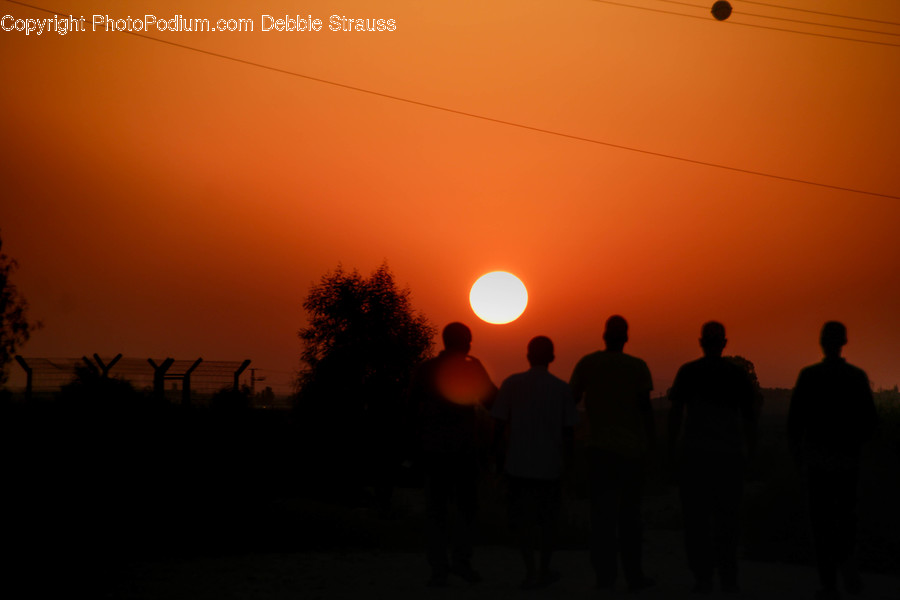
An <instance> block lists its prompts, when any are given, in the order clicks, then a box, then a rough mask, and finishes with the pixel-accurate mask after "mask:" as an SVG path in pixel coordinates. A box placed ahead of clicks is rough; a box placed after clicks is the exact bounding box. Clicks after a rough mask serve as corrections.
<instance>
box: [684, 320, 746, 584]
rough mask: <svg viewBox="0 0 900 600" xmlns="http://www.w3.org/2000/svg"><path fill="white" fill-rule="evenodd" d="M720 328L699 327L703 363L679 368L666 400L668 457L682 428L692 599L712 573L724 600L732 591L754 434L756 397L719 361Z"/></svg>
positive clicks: (742, 377) (739, 371)
mask: <svg viewBox="0 0 900 600" xmlns="http://www.w3.org/2000/svg"><path fill="white" fill-rule="evenodd" d="M727 341H728V340H727V339H726V338H725V327H724V326H723V325H722V324H721V323H717V322H715V321H710V322H709V323H706V324H705V325H703V329H702V331H701V337H700V346H701V348H702V349H703V358H701V359H699V360H695V361H693V362H689V363H687V364H685V365H683V366H682V367H681V368H680V369H679V370H678V374H677V375H676V376H675V381H674V383H673V384H672V389H671V390H669V400H670V401H671V402H672V408H671V412H670V413H669V446H670V455H671V456H674V454H675V452H676V445H677V441H678V439H679V435H680V433H681V425H682V420H684V437H683V440H682V449H681V452H682V453H681V457H680V463H681V469H680V474H679V475H680V487H681V503H682V511H683V513H684V543H685V551H686V552H687V559H688V566H689V567H690V569H691V571H692V572H693V574H694V578H695V586H694V591H695V592H699V593H710V592H712V589H713V573H714V572H715V570H716V569H718V572H719V582H720V584H721V587H722V590H723V591H725V592H736V591H737V590H738V563H737V545H738V533H739V529H740V514H739V509H740V501H741V495H742V493H743V473H744V465H745V454H747V453H752V450H753V443H754V442H753V440H754V439H755V430H756V412H755V402H754V400H755V390H754V386H753V383H752V381H751V379H750V377H749V375H748V374H747V372H746V371H745V370H744V369H743V368H741V367H740V366H738V365H737V364H735V363H733V362H731V361H729V360H727V359H725V358H722V350H724V349H725V344H726V343H727Z"/></svg>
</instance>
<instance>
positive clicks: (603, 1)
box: [7, 0, 900, 48]
mask: <svg viewBox="0 0 900 600" xmlns="http://www.w3.org/2000/svg"><path fill="white" fill-rule="evenodd" d="M7 1H8V2H11V1H12V0H7ZM591 1H592V2H599V3H601V4H610V5H612V6H621V7H624V8H636V9H638V10H646V11H650V12H656V13H662V14H666V15H674V16H676V17H688V18H691V19H702V20H704V21H709V20H710V18H709V17H708V16H705V15H704V16H701V15H689V14H686V13H681V12H676V11H673V10H663V9H661V8H652V7H649V6H637V5H635V4H627V3H625V2H615V1H614V0H591ZM678 4H683V3H681V2H679V3H678ZM691 6H694V5H691ZM698 8H699V7H698ZM703 8H706V7H703ZM756 16H759V15H756ZM764 18H774V17H764ZM783 20H790V19H783ZM725 22H726V23H728V24H729V25H742V26H744V27H753V28H755V29H768V30H770V31H781V32H784V33H796V34H798V35H811V36H813V37H821V38H828V39H832V40H843V41H846V42H859V43H861V44H875V45H878V46H891V47H894V48H900V44H895V43H892V42H879V41H877V40H864V39H861V38H853V37H846V36H840V35H830V34H827V33H815V32H812V31H799V30H797V29H785V28H782V27H771V26H768V25H759V24H756V23H744V22H742V21H734V20H731V19H729V20H728V21H725ZM826 27H828V26H827V25H826ZM879 33H884V32H879ZM886 35H894V34H886Z"/></svg>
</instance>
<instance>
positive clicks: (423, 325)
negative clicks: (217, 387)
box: [298, 263, 435, 409]
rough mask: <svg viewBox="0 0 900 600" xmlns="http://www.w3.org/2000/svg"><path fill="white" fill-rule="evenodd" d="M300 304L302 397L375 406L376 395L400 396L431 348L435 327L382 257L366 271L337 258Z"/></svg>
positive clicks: (377, 398)
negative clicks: (303, 321)
mask: <svg viewBox="0 0 900 600" xmlns="http://www.w3.org/2000/svg"><path fill="white" fill-rule="evenodd" d="M303 308H304V309H306V311H307V313H308V319H309V320H308V325H307V326H306V327H304V328H302V329H301V330H300V332H299V336H300V339H301V341H302V342H303V353H302V356H301V358H302V361H303V363H304V368H303V370H302V371H301V373H300V376H299V380H298V384H299V388H300V393H301V397H302V396H314V397H322V396H323V395H327V396H331V397H334V398H335V399H338V398H339V399H341V400H343V401H344V402H345V403H347V402H349V403H351V404H354V405H357V407H358V408H363V409H364V408H369V409H373V408H375V407H374V406H372V403H374V402H376V401H378V400H380V399H384V398H387V397H394V398H396V399H397V400H399V399H400V396H402V393H403V392H404V390H405V389H406V387H407V385H408V384H409V380H410V378H411V376H412V373H413V370H414V369H415V367H416V365H417V364H418V363H420V362H421V361H422V360H424V359H425V358H427V357H428V356H429V355H430V353H431V348H432V338H433V337H434V334H435V329H434V327H433V326H432V325H431V324H430V323H429V322H428V320H427V319H426V317H425V316H424V315H422V314H421V313H418V312H417V311H415V310H414V309H413V308H412V304H411V302H410V291H409V289H406V288H404V289H399V288H398V287H397V285H396V283H395V281H394V276H393V274H392V273H391V271H390V269H389V268H388V266H387V264H386V263H385V264H382V265H381V266H380V267H378V269H377V270H376V271H375V272H373V273H372V274H371V275H369V276H368V277H363V276H362V275H360V274H359V272H358V271H356V270H354V271H353V272H350V273H348V272H346V271H344V269H343V267H342V266H341V265H338V267H337V268H336V269H335V270H334V271H333V272H330V273H327V274H325V275H324V276H323V277H322V279H321V280H320V281H319V283H318V284H316V285H314V286H313V287H312V288H311V289H310V291H309V295H308V296H307V298H306V301H305V302H304V303H303ZM348 408H349V407H348Z"/></svg>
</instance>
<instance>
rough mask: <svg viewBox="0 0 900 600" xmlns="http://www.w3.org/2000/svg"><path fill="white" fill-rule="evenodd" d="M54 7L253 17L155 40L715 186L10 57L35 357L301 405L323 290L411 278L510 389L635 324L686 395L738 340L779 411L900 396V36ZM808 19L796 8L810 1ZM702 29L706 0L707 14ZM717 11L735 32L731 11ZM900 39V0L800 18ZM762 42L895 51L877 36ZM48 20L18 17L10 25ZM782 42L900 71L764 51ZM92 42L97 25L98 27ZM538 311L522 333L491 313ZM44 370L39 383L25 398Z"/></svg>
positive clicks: (285, 92)
mask: <svg viewBox="0 0 900 600" xmlns="http://www.w3.org/2000/svg"><path fill="white" fill-rule="evenodd" d="M622 1H623V2H625V3H628V4H631V5H634V6H643V7H647V8H654V9H659V10H667V11H673V12H679V13H682V14H683V15H693V16H694V17H702V18H694V17H692V16H679V15H671V14H664V13H660V12H653V11H648V10H640V9H637V8H628V7H622V6H614V5H611V4H608V3H603V2H591V1H589V0H565V1H560V0H517V1H492V2H483V1H474V0H473V1H459V0H456V1H453V2H449V1H447V2H445V1H443V0H429V1H428V2H422V1H420V0H408V1H398V2H391V1H385V2H371V1H365V0H333V1H310V2H303V3H302V9H298V5H297V3H296V2H279V1H276V0H264V1H252V2H251V1H241V2H235V1H232V2H200V1H190V2H189V1H187V0H181V1H168V0H167V1H154V2H140V1H135V2H129V3H128V4H127V9H126V8H123V6H125V5H123V3H121V2H115V1H107V2H101V1H82V2H73V1H66V0H53V2H52V3H49V4H48V3H42V2H39V1H38V0H35V5H37V6H42V7H44V8H47V9H50V10H52V11H56V12H58V13H60V14H69V13H74V14H75V15H76V16H80V15H85V16H86V17H87V21H88V23H89V22H90V20H91V15H93V14H109V15H110V16H111V17H126V16H128V15H132V16H139V15H144V14H154V15H157V16H158V17H159V18H161V19H162V18H165V19H170V18H172V17H173V16H174V15H176V14H181V15H184V16H185V17H189V18H198V17H205V18H209V19H211V20H212V21H213V22H214V21H215V20H217V19H220V18H226V19H227V18H239V17H242V18H252V19H253V20H254V21H255V26H256V28H257V31H255V32H254V33H172V32H164V33H160V32H152V35H153V36H154V37H156V38H159V39H162V40H166V41H171V42H175V43H178V44H184V45H189V46H193V47H196V48H200V49H204V50H208V51H211V52H216V53H221V54H226V55H228V56H232V57H235V58H239V59H242V60H246V61H251V62H255V63H260V64H264V65H267V66H270V67H274V68H277V69H283V70H287V71H291V72H295V73H301V74H304V75H308V76H310V77H315V78H321V79H326V80H330V81H334V82H337V83H342V84H346V85H349V86H354V87H359V88H364V89H369V90H373V91H377V92H380V93H383V94H387V95H391V96H398V97H403V98H408V99H411V100H416V101H419V102H422V103H427V104H433V105H439V106H443V107H447V108H452V109H455V110H458V111H463V112H468V113H474V114H478V115H483V116H486V117H490V118H494V119H499V120H503V121H510V122H515V123H520V124H524V125H528V126H531V127H536V128H540V129H545V130H552V131H556V132H562V133H566V134H570V135H574V136H578V137H582V138H588V139H593V140H597V141H601V142H607V143H610V144H615V145H619V146H627V147H631V148H637V149H641V150H645V151H649V152H654V153H661V154H668V155H674V156H679V157H683V158H687V159H691V160H695V161H701V162H708V163H716V164H722V165H728V166H732V167H736V168H739V169H745V170H750V171H759V172H765V173H771V174H775V175H780V176H784V177H788V178H794V179H802V180H810V181H815V182H821V183H825V184H830V185H834V186H838V187H845V188H855V189H861V190H867V191H871V192H875V193H880V194H886V195H888V196H895V197H894V198H885V197H879V196H873V195H865V194H859V193H853V192H849V191H840V190H835V189H828V188H823V187H818V186H812V185H806V184H801V183H794V182H789V181H781V180H776V179H771V178H766V177H761V176H758V175H752V174H747V173H739V172H734V171H729V170H724V169H718V168H714V167H709V166H704V165H699V164H693V163H688V162H684V161H678V160H673V159H671V158H664V157H659V156H652V155H648V154H644V153H639V152H633V151H628V150H623V149H619V148H614V147H610V146H606V145H602V144H596V143H590V142H586V141H578V140H573V139H566V138H562V137H559V136H553V135H549V134H546V133H540V132H535V131H529V130H525V129H522V128H515V127H511V126H508V125H503V124H498V123H494V122H487V121H484V120H479V119H475V118H471V117H466V116H461V115H459V114H451V113H447V112H444V111H439V110H435V109H432V108H427V107H423V106H416V105H411V104H409V103H403V102H398V101H397V100H392V99H388V98H384V97H376V96H373V95H370V94H365V93H361V92H358V91H353V90H348V89H343V88H339V87H335V86H330V85H326V84H322V83H318V82H315V81H310V80H308V79H304V78H300V77H295V76H291V75H287V74H284V73H278V72H273V71H271V70H266V69H262V68H258V67H254V66H250V65H247V64H240V63H237V62H234V61H229V60H224V59H222V58H217V57H214V56H210V55H206V54H202V53H199V52H193V51H189V50H185V49H182V48H178V47H174V46H172V45H168V44H162V43H158V42H153V41H149V40H146V39H141V38H138V37H135V36H132V35H128V34H125V33H103V32H90V31H88V32H83V33H70V34H68V35H66V36H60V35H56V34H53V33H45V34H43V35H41V36H36V35H31V36H27V37H26V36H25V35H24V34H22V33H16V32H6V31H0V56H2V57H3V60H2V61H0V74H2V81H3V82H4V84H3V86H2V88H0V108H2V115H3V117H4V119H3V134H2V141H3V143H2V145H0V153H2V156H0V182H2V183H0V185H2V193H0V198H2V199H0V235H2V238H3V241H4V251H6V252H7V253H8V254H10V255H11V256H13V257H15V258H16V259H17V260H18V261H19V263H20V269H19V271H18V272H17V274H16V276H15V282H16V283H17V284H18V286H19V288H20V290H21V291H22V292H23V293H24V294H25V296H26V297H27V299H28V300H29V302H30V304H31V315H32V317H34V318H37V319H41V320H42V321H43V322H44V325H45V326H44V328H43V329H42V330H41V331H38V332H37V333H35V335H34V336H33V338H32V340H31V341H30V342H29V343H28V345H27V346H26V347H25V348H24V349H22V353H23V354H24V355H26V356H81V355H83V354H92V353H94V352H98V353H99V354H101V355H114V354H116V353H118V352H122V353H124V354H125V355H126V356H138V357H147V356H152V357H156V358H161V357H164V356H173V357H175V358H194V357H197V356H202V357H204V358H206V359H210V360H212V359H223V360H224V359H235V360H239V359H243V358H251V359H252V360H253V365H254V366H255V367H258V368H261V369H269V370H270V373H269V382H271V383H273V384H274V386H275V387H276V389H278V390H287V382H288V381H289V380H290V378H291V375H290V373H291V372H292V371H294V370H296V368H297V366H298V360H299V354H300V346H299V341H298V339H297V337H296V332H297V330H298V329H299V328H300V327H301V326H303V324H304V314H303V311H302V308H301V304H302V301H303V299H304V297H305V294H306V292H307V291H308V289H309V287H310V285H311V284H313V283H314V282H315V281H317V280H318V278H319V277H320V276H321V275H322V274H324V273H325V272H326V271H329V270H331V269H333V268H334V267H335V266H336V265H337V264H338V263H339V262H340V263H343V265H344V266H345V267H347V268H354V267H356V268H359V269H360V270H361V271H362V272H364V273H368V272H370V271H372V270H374V269H375V268H376V267H377V266H378V265H379V264H380V263H381V262H382V261H383V260H387V261H388V264H389V265H390V267H391V269H392V270H393V272H394V274H395V276H396V278H397V280H398V282H399V283H400V284H401V285H406V286H409V287H410V288H411V290H412V292H413V299H414V303H415V305H416V307H417V308H419V309H420V310H422V311H423V312H424V313H425V314H426V315H427V316H428V317H429V318H430V319H431V320H432V322H433V323H435V324H436V325H437V326H438V327H441V326H443V324H445V323H446V322H448V321H450V320H462V321H465V322H467V323H469V324H470V325H471V326H472V328H473V332H474V336H475V339H474V344H473V354H475V355H476V356H479V357H481V358H482V359H483V360H484V362H485V363H486V365H487V366H488V368H489V370H490V372H491V374H492V376H493V377H494V379H495V380H496V381H498V382H499V381H500V380H502V378H503V377H505V376H507V375H508V374H510V373H512V372H513V371H515V370H520V369H522V368H524V367H525V366H526V365H525V360H524V353H525V344H526V343H527V341H528V339H529V338H530V337H532V336H533V335H537V334H545V335H549V336H550V337H551V338H553V339H554V340H555V342H556V344H557V357H558V360H557V363H556V364H555V365H554V366H553V367H552V368H553V370H554V371H555V372H556V373H557V374H559V375H560V376H562V377H564V378H567V377H568V375H569V374H570V372H571V369H572V366H573V365H574V363H575V361H576V360H577V359H578V357H579V356H581V355H582V354H584V353H586V352H588V351H591V350H593V349H596V348H598V347H599V346H600V345H601V340H600V335H601V333H602V326H603V321H604V320H605V319H606V317H608V316H609V315H610V314H613V313H620V314H622V315H624V316H625V317H626V318H627V319H628V320H629V322H630V323H631V338H632V341H631V343H630V344H629V345H628V346H627V348H626V350H627V351H629V352H630V353H632V354H635V355H637V356H641V357H643V358H645V360H647V362H648V364H649V366H650V369H651V371H652V373H653V376H654V382H655V384H656V387H657V389H658V391H664V390H665V388H666V387H667V386H668V385H670V383H671V380H672V378H673V377H674V374H675V371H676V369H677V367H678V365H680V364H681V363H683V362H685V361H687V360H690V359H692V358H694V357H696V356H697V355H698V354H699V347H698V346H697V337H698V335H699V329H700V326H701V324H702V323H703V322H704V321H706V320H709V319H718V320H721V321H722V322H723V323H724V324H725V326H726V328H727V330H728V336H729V339H730V343H729V348H728V350H727V351H729V352H731V353H736V354H741V355H743V356H746V357H747V358H749V359H750V360H752V361H753V362H754V363H755V364H756V366H757V371H758V373H759V376H760V379H761V382H762V383H763V385H766V386H783V387H788V386H790V385H792V384H793V381H794V379H795V377H796V373H797V371H798V370H799V369H800V368H801V367H802V366H804V365H806V364H809V363H811V362H814V361H816V360H818V358H819V350H818V347H817V343H816V342H817V335H818V330H819V328H820V327H821V324H822V323H823V322H824V321H825V320H828V319H838V320H842V321H844V322H845V323H846V324H847V326H848V329H849V336H850V343H849V345H848V347H847V349H846V352H845V354H846V356H847V357H848V359H849V360H850V361H851V362H854V363H856V364H858V365H860V366H861V367H863V368H865V369H866V370H867V371H868V372H869V375H870V378H871V379H872V381H873V383H874V384H875V386H876V387H878V386H885V387H888V386H893V385H894V384H897V383H900V364H898V363H900V360H898V357H900V316H898V314H900V311H898V307H900V284H898V273H900V269H898V267H900V244H898V242H897V234H898V232H900V230H898V226H900V200H898V199H897V198H896V196H900V170H898V169H897V161H898V156H900V110H897V107H898V106H900V78H898V77H897V74H898V73H900V47H898V45H900V36H898V35H897V34H900V26H897V27H891V26H889V25H883V24H877V23H871V22H863V21H839V20H837V19H836V18H833V17H824V16H816V15H812V14H808V13H798V12H789V11H779V10H776V9H772V8H766V7H762V6H758V5H755V4H751V3H747V2H743V3H742V2H737V1H736V2H734V3H733V4H734V7H735V13H734V15H733V16H732V18H731V19H730V20H729V21H726V22H724V23H719V22H716V21H715V20H713V19H712V18H711V17H710V16H709V12H708V8H696V9H693V8H691V7H686V6H682V5H674V4H671V3H666V2H661V1H660V0H622ZM788 3H789V2H788V0H785V1H784V2H781V4H788ZM697 4H698V5H701V6H702V5H703V4H704V3H702V2H698V3H697ZM710 4H711V3H710ZM790 5H792V6H795V7H799V8H812V9H815V10H819V11H824V12H832V13H839V14H844V15H854V16H858V17H867V18H873V19H880V20H885V21H893V22H900V5H898V3H896V2H895V1H893V0H884V1H881V2H875V1H872V2H866V3H862V4H861V3H858V2H851V1H849V0H845V1H836V2H813V1H812V0H797V1H796V2H795V1H791V2H790ZM742 11H743V12H744V13H756V14H768V15H770V16H777V17H787V18H795V19H802V20H820V21H823V22H828V23H831V24H843V25H849V26H853V27H858V28H865V29H876V28H880V29H882V30H885V31H890V32H893V33H894V35H893V36H886V35H882V36H877V35H873V34H866V33H861V32H853V31H849V30H834V29H831V30H828V29H824V28H811V27H809V26H804V25H800V24H791V23H788V22H785V21H778V20H762V19H759V18H756V17H749V16H746V15H745V14H742ZM298 12H299V13H301V14H304V15H306V14H311V15H313V16H314V17H319V18H321V19H323V20H324V21H326V26H327V19H328V16H329V15H331V14H340V15H347V16H359V17H364V18H365V17H368V18H393V19H395V20H396V23H397V29H396V31H393V32H378V33H365V32H350V33H347V32H330V31H327V30H323V31H320V32H302V33H297V32H260V31H259V30H258V29H259V25H260V17H261V15H263V14H269V15H278V16H283V15H285V14H291V15H295V14H297V13H298ZM7 14H8V15H11V16H12V17H13V18H14V19H25V18H44V17H46V16H47V15H46V14H45V13H42V12H40V11H37V10H34V9H32V8H26V7H23V6H21V5H18V4H15V3H11V2H8V1H6V0H0V16H3V15H7ZM740 23H747V24H761V25H765V26H771V27H779V28H791V29H795V30H803V31H810V32H826V33H828V34H833V35H838V36H842V37H860V38H865V39H869V40H875V41H886V42H888V43H891V44H895V45H893V46H890V45H876V44H865V43H859V42H853V41H847V40H838V39H830V38H824V37H817V36H809V35H800V34H798V33H787V32H780V31H774V30H772V29H763V28H758V27H749V26H742V25H741V24H740ZM88 27H90V25H88ZM497 269H503V270H508V271H511V272H513V273H515V274H516V275H518V276H519V277H520V278H521V279H522V280H523V281H524V282H525V284H526V285H527V286H528V289H529V294H530V304H529V307H528V309H527V310H526V312H525V314H524V315H523V316H522V317H521V318H520V319H519V320H518V321H516V322H515V323H513V324H510V325H505V326H492V325H488V324H485V323H480V322H479V321H478V320H477V318H476V317H475V316H474V315H473V314H472V312H471V311H470V309H469V308H468V303H467V301H468V290H469V287H470V286H471V284H472V283H473V282H474V281H475V279H477V278H478V276H480V275H481V274H483V273H485V272H487V271H491V270H497ZM15 370H17V367H16V368H14V371H15Z"/></svg>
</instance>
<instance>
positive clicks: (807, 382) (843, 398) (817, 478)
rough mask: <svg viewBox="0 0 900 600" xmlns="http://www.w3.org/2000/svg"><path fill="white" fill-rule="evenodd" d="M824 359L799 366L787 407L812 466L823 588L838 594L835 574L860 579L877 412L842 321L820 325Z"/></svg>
mask: <svg viewBox="0 0 900 600" xmlns="http://www.w3.org/2000/svg"><path fill="white" fill-rule="evenodd" d="M820 342H821V344H822V351H823V352H824V354H825V358H824V360H822V362H820V363H818V364H815V365H812V366H810V367H806V368H805V369H803V370H802V371H800V376H799V377H798V378H797V385H796V386H795V387H794V393H793V395H792V396H791V405H790V409H789V411H788V439H789V441H790V445H791V451H792V453H793V454H794V456H795V458H796V459H797V461H798V463H799V462H801V461H802V462H804V463H805V464H806V468H807V472H808V474H809V478H808V485H809V512H810V518H811V521H812V530H813V540H814V543H815V547H816V563H817V566H818V570H819V581H820V583H821V585H822V590H821V591H820V592H819V594H818V595H817V597H818V598H823V599H827V598H837V597H838V596H839V595H838V591H837V574H838V571H839V570H840V571H841V574H842V576H843V579H844V587H845V588H846V589H847V591H848V592H850V593H858V592H859V591H860V590H861V588H862V580H861V579H860V577H859V573H858V572H857V571H856V568H855V565H854V564H853V546H854V544H855V537H856V514H855V513H856V488H857V484H858V481H859V460H860V449H861V447H862V445H863V443H864V442H865V441H866V440H867V439H869V437H871V435H872V433H873V431H874V429H875V425H876V421H877V416H876V412H875V403H874V401H873V399H872V390H871V387H870V386H869V378H868V377H867V376H866V373H865V371H863V370H862V369H859V368H857V367H854V366H853V365H850V364H848V363H847V361H845V360H844V359H843V358H841V349H842V348H843V347H844V345H845V344H846V343H847V329H846V328H845V327H844V325H843V324H841V323H838V322H837V321H829V322H828V323H825V326H824V327H823V328H822V335H821V338H820Z"/></svg>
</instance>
